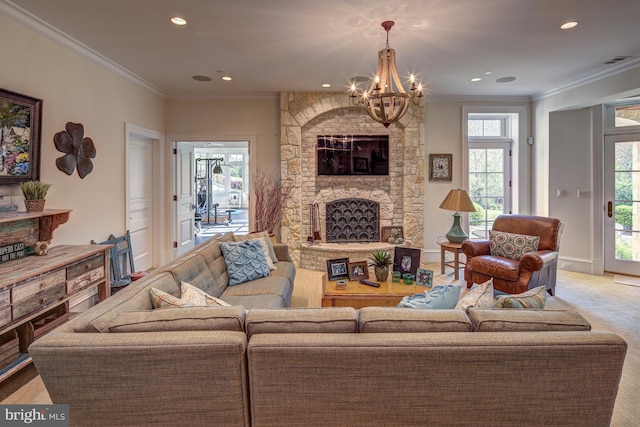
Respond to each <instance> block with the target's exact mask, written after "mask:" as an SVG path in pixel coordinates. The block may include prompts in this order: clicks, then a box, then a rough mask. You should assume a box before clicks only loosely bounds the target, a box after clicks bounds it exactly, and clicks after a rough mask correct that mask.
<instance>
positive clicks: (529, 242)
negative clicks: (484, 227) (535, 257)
mask: <svg viewBox="0 0 640 427" xmlns="http://www.w3.org/2000/svg"><path fill="white" fill-rule="evenodd" d="M539 244H540V236H527V235H526V234H516V233H505V232H504V231H493V230H489V250H490V252H491V255H497V256H501V257H505V258H511V259H515V260H519V259H520V258H522V255H524V254H526V253H528V252H535V251H537V250H538V245H539Z"/></svg>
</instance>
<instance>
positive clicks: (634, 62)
mask: <svg viewBox="0 0 640 427" xmlns="http://www.w3.org/2000/svg"><path fill="white" fill-rule="evenodd" d="M638 65H640V57H637V58H633V59H630V60H629V62H626V63H624V64H620V65H619V66H614V67H615V68H610V69H607V70H603V71H600V72H598V73H595V74H592V75H590V76H587V77H584V78H582V79H580V80H576V81H575V82H571V83H569V84H567V85H564V86H560V87H557V88H554V89H549V90H546V91H544V92H540V93H537V94H534V95H533V96H532V97H531V100H532V101H539V100H541V99H545V98H549V97H552V96H555V95H559V94H561V93H563V92H567V91H569V90H572V89H576V88H579V87H581V86H584V85H587V84H590V83H594V82H597V81H598V80H602V79H605V78H607V77H612V76H615V75H616V74H620V73H624V72H625V71H629V70H632V69H634V68H636V67H638Z"/></svg>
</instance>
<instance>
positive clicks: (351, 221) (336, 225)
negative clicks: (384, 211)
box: [325, 198, 380, 243]
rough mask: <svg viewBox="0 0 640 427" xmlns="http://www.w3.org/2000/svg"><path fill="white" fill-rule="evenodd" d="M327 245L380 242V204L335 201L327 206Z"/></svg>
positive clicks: (369, 201) (363, 201)
mask: <svg viewBox="0 0 640 427" xmlns="http://www.w3.org/2000/svg"><path fill="white" fill-rule="evenodd" d="M326 206H327V207H326V213H325V216H326V218H327V220H326V235H325V240H326V242H327V243H364V242H379V241H380V204H379V203H377V202H374V201H372V200H366V199H353V198H350V199H342V200H334V201H332V202H329V203H327V205H326Z"/></svg>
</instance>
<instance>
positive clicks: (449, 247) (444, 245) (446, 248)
mask: <svg viewBox="0 0 640 427" xmlns="http://www.w3.org/2000/svg"><path fill="white" fill-rule="evenodd" d="M438 244H439V245H440V273H441V274H444V267H445V265H446V266H448V267H452V268H453V277H454V278H455V279H456V280H458V278H459V277H460V265H461V264H462V265H465V263H464V262H462V261H460V254H461V253H462V243H451V242H447V241H444V242H438ZM446 252H451V253H453V262H446V261H445V253H446Z"/></svg>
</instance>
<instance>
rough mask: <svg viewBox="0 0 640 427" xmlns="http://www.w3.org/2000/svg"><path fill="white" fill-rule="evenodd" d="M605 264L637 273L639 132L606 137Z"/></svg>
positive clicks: (639, 259)
mask: <svg viewBox="0 0 640 427" xmlns="http://www.w3.org/2000/svg"><path fill="white" fill-rule="evenodd" d="M604 161H605V182H604V185H605V188H604V197H605V199H604V202H605V206H604V209H605V215H604V228H605V229H604V244H605V254H604V262H605V265H604V268H605V270H606V271H609V272H612V273H621V274H629V275H636V276H640V133H630V134H620V135H609V136H606V137H605V153H604Z"/></svg>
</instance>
